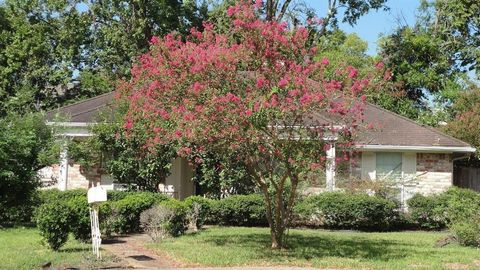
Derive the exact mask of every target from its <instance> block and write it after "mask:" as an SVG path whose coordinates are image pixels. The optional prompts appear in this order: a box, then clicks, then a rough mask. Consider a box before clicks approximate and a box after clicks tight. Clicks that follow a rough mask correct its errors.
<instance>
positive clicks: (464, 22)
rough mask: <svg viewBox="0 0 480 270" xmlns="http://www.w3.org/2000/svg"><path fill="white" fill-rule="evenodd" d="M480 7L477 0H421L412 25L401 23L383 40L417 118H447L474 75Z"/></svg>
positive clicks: (382, 46)
mask: <svg viewBox="0 0 480 270" xmlns="http://www.w3.org/2000/svg"><path fill="white" fill-rule="evenodd" d="M479 11H480V6H479V4H478V3H477V1H470V0H453V1H443V0H435V1H426V0H422V2H421V6H420V9H419V15H418V16H417V21H416V23H415V25H414V26H413V27H411V26H405V25H402V26H400V27H399V28H398V29H396V30H395V31H394V32H393V33H392V34H390V35H388V36H386V37H384V38H383V39H382V40H381V42H380V55H381V56H382V57H383V58H384V62H385V64H386V65H387V67H388V68H390V69H391V70H392V79H393V81H394V82H396V85H397V88H398V90H399V91H404V92H406V93H407V97H408V98H409V99H410V100H412V101H413V102H414V103H415V106H416V107H417V109H418V111H419V114H418V117H417V119H416V120H417V121H419V122H422V123H427V124H430V125H434V126H435V125H438V123H440V122H443V121H448V120H449V119H450V118H451V117H452V115H453V114H454V112H453V111H452V110H451V108H450V106H451V105H452V104H453V103H454V102H455V99H456V98H457V97H458V95H459V94H460V93H462V92H464V91H466V90H467V89H468V85H469V84H470V83H471V82H472V80H473V81H475V73H474V72H472V71H473V70H475V72H477V73H478V70H477V69H476V65H477V59H478V55H479V44H480V41H479V40H480V39H479V35H478V31H479V30H478V29H479V21H480V19H479V18H480V12H479ZM476 76H477V77H478V74H477V75H476Z"/></svg>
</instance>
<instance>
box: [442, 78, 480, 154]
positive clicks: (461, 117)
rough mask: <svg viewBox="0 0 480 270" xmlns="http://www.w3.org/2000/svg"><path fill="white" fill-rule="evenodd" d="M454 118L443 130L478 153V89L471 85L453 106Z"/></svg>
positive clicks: (479, 123)
mask: <svg viewBox="0 0 480 270" xmlns="http://www.w3.org/2000/svg"><path fill="white" fill-rule="evenodd" d="M453 109H454V112H455V116H454V118H453V119H452V121H450V122H449V123H448V124H447V125H446V126H445V127H444V130H445V131H446V132H447V133H449V134H450V135H452V136H454V137H456V138H458V139H460V140H463V141H465V142H468V143H470V144H471V145H472V146H473V147H475V148H477V155H478V151H480V88H479V87H478V86H475V85H472V86H471V87H470V89H469V90H468V91H466V92H464V93H461V94H460V96H459V97H458V99H457V100H456V102H455V104H454V105H453Z"/></svg>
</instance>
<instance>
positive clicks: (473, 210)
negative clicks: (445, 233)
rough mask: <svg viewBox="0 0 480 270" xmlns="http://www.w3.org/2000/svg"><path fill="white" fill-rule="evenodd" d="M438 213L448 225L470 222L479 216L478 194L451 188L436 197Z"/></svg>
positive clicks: (479, 198) (479, 203) (479, 196)
mask: <svg viewBox="0 0 480 270" xmlns="http://www.w3.org/2000/svg"><path fill="white" fill-rule="evenodd" d="M438 199H439V203H438V207H439V208H438V212H439V213H440V214H442V215H444V216H445V218H446V220H447V222H448V223H449V224H454V223H458V222H462V221H471V220H473V219H474V218H475V217H476V216H477V215H479V214H480V193H478V192H475V191H473V190H470V189H463V188H457V187H453V188H450V189H449V190H447V191H446V192H444V193H442V194H440V195H439V196H438Z"/></svg>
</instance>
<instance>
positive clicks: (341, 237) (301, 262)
mask: <svg viewBox="0 0 480 270" xmlns="http://www.w3.org/2000/svg"><path fill="white" fill-rule="evenodd" d="M447 235H448V234H447V233H444V232H391V233H364V232H351V231H323V230H290V233H289V235H288V243H289V246H290V249H289V250H288V251H272V250H270V249H269V248H268V246H269V244H270V239H269V232H268V229H266V228H243V227H212V228H208V229H205V230H203V231H201V232H199V233H196V234H188V235H185V236H181V237H179V238H173V239H168V240H164V241H163V242H161V243H155V244H153V243H151V244H148V246H149V247H150V248H153V249H156V250H159V251H160V252H161V253H164V254H167V255H168V256H169V257H171V258H173V259H175V260H177V261H178V262H180V263H183V264H184V265H186V266H246V265H248V266H253V265H262V266H265V265H295V266H312V267H325V268H341V269H345V268H346V269H401V270H405V269H479V268H480V250H479V249H474V248H465V247H460V246H458V245H456V244H450V245H447V246H446V247H443V248H435V247H434V244H435V242H436V241H437V240H439V239H441V238H443V237H446V236H447Z"/></svg>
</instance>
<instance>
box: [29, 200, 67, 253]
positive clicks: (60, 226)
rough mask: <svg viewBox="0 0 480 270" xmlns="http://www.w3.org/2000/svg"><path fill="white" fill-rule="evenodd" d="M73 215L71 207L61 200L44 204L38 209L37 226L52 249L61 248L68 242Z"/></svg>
mask: <svg viewBox="0 0 480 270" xmlns="http://www.w3.org/2000/svg"><path fill="white" fill-rule="evenodd" d="M71 217H72V215H71V212H70V208H69V207H68V206H67V205H66V204H64V203H61V202H57V203H49V204H44V205H42V206H40V208H39V209H38V210H37V212H36V218H37V228H38V229H39V231H40V234H41V235H42V237H43V239H44V240H45V241H46V242H47V244H48V245H49V246H50V248H51V249H53V250H59V249H60V248H61V247H62V246H63V244H65V242H67V240H68V234H69V232H70V222H71Z"/></svg>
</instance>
